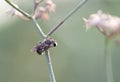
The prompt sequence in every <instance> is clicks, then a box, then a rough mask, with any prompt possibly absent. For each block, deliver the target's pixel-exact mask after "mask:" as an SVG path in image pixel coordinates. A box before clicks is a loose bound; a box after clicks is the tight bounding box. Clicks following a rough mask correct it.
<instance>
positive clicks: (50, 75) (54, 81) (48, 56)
mask: <svg viewBox="0 0 120 82" xmlns="http://www.w3.org/2000/svg"><path fill="white" fill-rule="evenodd" d="M45 56H46V60H47V64H48V72H49V77H50V82H56V80H55V75H54V72H53V68H52V63H51V57H50V52H49V51H46V55H45Z"/></svg>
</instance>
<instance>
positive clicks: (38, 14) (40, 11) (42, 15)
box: [33, 7, 49, 20]
mask: <svg viewBox="0 0 120 82" xmlns="http://www.w3.org/2000/svg"><path fill="white" fill-rule="evenodd" d="M33 17H34V18H35V19H39V18H41V19H44V20H48V19H49V16H48V13H47V12H46V10H45V8H44V7H38V8H37V9H36V11H35V14H34V15H33Z"/></svg>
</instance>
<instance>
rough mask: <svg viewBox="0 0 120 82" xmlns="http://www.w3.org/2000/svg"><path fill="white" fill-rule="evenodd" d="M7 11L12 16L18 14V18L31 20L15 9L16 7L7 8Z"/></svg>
mask: <svg viewBox="0 0 120 82" xmlns="http://www.w3.org/2000/svg"><path fill="white" fill-rule="evenodd" d="M7 13H8V14H10V15H11V16H17V17H18V18H20V19H22V20H27V21H28V20H30V19H28V18H27V17H25V16H24V15H23V14H22V13H20V12H19V11H17V10H15V9H14V8H10V9H9V10H7Z"/></svg>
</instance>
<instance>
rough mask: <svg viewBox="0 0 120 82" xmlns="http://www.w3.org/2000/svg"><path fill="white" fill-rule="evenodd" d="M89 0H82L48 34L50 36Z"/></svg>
mask: <svg viewBox="0 0 120 82" xmlns="http://www.w3.org/2000/svg"><path fill="white" fill-rule="evenodd" d="M87 1H88V0H82V1H81V2H80V3H79V4H78V5H77V6H76V7H75V8H74V9H73V10H72V11H70V12H69V13H68V14H67V15H66V16H65V18H63V20H62V21H60V22H59V23H58V24H57V25H56V26H55V27H53V29H51V30H50V31H49V32H48V34H47V36H50V35H51V34H52V33H53V32H54V31H56V30H57V29H58V28H59V27H60V26H61V25H62V24H63V23H64V22H65V21H66V20H67V19H68V18H69V17H71V16H72V15H73V14H74V13H75V12H76V11H77V10H78V9H79V8H80V7H82V6H83V5H84V4H85V3H86V2H87Z"/></svg>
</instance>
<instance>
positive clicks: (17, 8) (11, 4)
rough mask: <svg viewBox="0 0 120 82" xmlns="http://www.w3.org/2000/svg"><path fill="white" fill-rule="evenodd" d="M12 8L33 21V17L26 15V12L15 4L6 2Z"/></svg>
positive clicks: (7, 0)
mask: <svg viewBox="0 0 120 82" xmlns="http://www.w3.org/2000/svg"><path fill="white" fill-rule="evenodd" d="M5 1H6V2H7V3H8V4H9V5H10V6H12V7H13V8H14V9H16V10H17V11H19V12H20V13H22V14H23V15H24V16H25V17H27V18H28V19H32V17H31V16H30V15H29V14H28V13H26V12H25V11H23V10H22V9H20V8H19V7H18V6H17V5H15V4H14V3H12V2H10V1H9V0H5Z"/></svg>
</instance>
